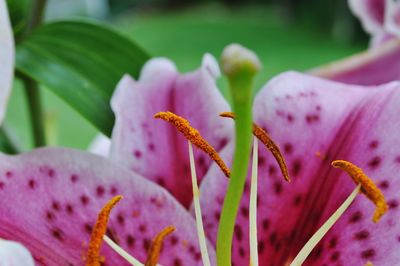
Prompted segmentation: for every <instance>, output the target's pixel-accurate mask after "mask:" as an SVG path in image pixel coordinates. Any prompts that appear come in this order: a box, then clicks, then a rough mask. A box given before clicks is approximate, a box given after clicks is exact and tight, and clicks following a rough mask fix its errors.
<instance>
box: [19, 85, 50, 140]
mask: <svg viewBox="0 0 400 266" xmlns="http://www.w3.org/2000/svg"><path fill="white" fill-rule="evenodd" d="M23 82H24V86H25V92H26V98H27V102H28V107H29V115H30V119H31V126H32V133H33V141H34V146H35V147H41V146H45V145H46V138H45V133H44V121H43V110H42V105H41V101H40V91H39V86H38V84H37V82H35V81H34V80H32V79H31V78H28V77H24V78H23Z"/></svg>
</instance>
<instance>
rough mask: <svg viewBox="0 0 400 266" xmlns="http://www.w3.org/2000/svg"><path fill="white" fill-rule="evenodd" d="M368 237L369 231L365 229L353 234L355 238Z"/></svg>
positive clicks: (363, 238) (362, 238)
mask: <svg viewBox="0 0 400 266" xmlns="http://www.w3.org/2000/svg"><path fill="white" fill-rule="evenodd" d="M368 237H369V232H368V231H367V230H361V231H359V232H357V233H355V234H354V238H355V239H356V240H365V239H367V238H368Z"/></svg>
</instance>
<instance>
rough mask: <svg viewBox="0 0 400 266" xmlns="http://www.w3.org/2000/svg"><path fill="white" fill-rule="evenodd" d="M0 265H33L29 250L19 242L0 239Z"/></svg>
mask: <svg viewBox="0 0 400 266" xmlns="http://www.w3.org/2000/svg"><path fill="white" fill-rule="evenodd" d="M0 258H1V260H0V266H22V265H24V266H34V265H35V264H34V262H33V258H32V256H31V254H30V253H29V251H28V250H27V249H26V248H25V247H24V246H22V245H21V244H19V243H16V242H13V241H7V240H0Z"/></svg>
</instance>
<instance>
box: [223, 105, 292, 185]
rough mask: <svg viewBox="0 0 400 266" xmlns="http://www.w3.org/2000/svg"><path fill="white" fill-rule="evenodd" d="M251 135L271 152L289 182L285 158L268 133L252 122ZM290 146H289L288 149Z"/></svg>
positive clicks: (228, 115)
mask: <svg viewBox="0 0 400 266" xmlns="http://www.w3.org/2000/svg"><path fill="white" fill-rule="evenodd" d="M220 116H222V117H227V118H232V119H234V118H235V115H234V114H233V113H231V112H223V113H220ZM253 135H254V136H256V137H257V138H258V139H259V140H260V141H261V142H262V143H263V144H264V145H265V147H267V149H268V150H269V151H270V152H271V153H272V155H273V156H274V157H275V160H276V161H277V162H278V165H279V167H280V169H281V172H282V175H283V177H284V178H285V180H286V181H288V182H290V177H289V171H288V168H287V166H286V162H285V159H284V157H283V155H282V152H281V151H280V149H279V147H278V145H277V144H276V143H275V142H274V141H273V140H272V138H271V137H270V136H269V135H268V133H267V132H266V131H265V130H264V129H262V127H260V126H259V125H257V124H255V123H253ZM291 150H292V148H290V151H291Z"/></svg>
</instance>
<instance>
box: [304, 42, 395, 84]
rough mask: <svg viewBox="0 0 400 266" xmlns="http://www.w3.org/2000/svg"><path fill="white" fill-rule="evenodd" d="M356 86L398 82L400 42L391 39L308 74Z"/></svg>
mask: <svg viewBox="0 0 400 266" xmlns="http://www.w3.org/2000/svg"><path fill="white" fill-rule="evenodd" d="M309 73H310V74H312V75H315V76H319V77H323V78H326V79H331V80H335V81H340V82H343V83H349V84H356V85H380V84H384V83H387V82H390V81H393V80H400V40H398V39H393V38H392V39H391V40H390V41H386V42H384V43H382V44H380V45H377V46H375V47H372V48H371V49H369V50H367V51H365V52H363V53H360V54H356V55H354V56H351V57H349V58H345V59H342V60H339V61H337V62H333V63H330V64H327V65H324V66H321V67H319V68H316V69H314V70H311V71H310V72H309Z"/></svg>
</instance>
